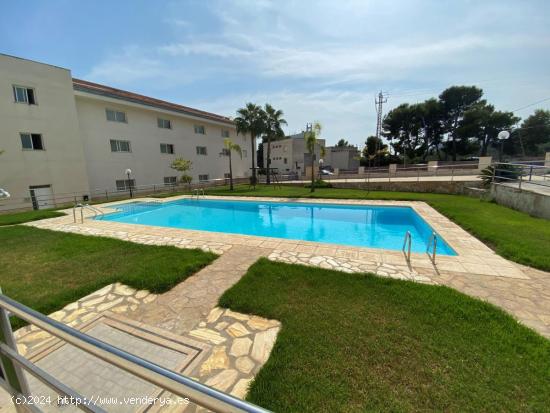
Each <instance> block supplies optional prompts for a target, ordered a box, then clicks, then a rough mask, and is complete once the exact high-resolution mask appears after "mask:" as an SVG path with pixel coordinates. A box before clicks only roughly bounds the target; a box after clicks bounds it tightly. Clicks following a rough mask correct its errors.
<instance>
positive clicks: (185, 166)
mask: <svg viewBox="0 0 550 413" xmlns="http://www.w3.org/2000/svg"><path fill="white" fill-rule="evenodd" d="M192 165H193V162H191V161H189V160H187V159H183V158H176V159H174V160H173V161H172V164H171V165H170V168H172V169H175V170H176V171H178V172H181V173H182V175H181V177H180V182H183V183H186V184H190V183H191V180H192V179H193V178H192V177H191V176H190V175H187V174H186V172H187V171H189V170H191V166H192Z"/></svg>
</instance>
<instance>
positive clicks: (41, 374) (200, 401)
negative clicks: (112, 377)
mask: <svg viewBox="0 0 550 413" xmlns="http://www.w3.org/2000/svg"><path fill="white" fill-rule="evenodd" d="M8 312H10V313H11V314H13V315H15V316H17V317H19V318H21V319H22V320H25V321H27V322H28V323H30V324H33V325H35V326H37V327H39V328H41V329H42V330H44V331H47V332H48V333H50V334H52V335H54V336H56V337H58V338H59V339H61V340H63V341H65V342H67V343H69V344H72V345H73V346H75V347H77V348H79V349H81V350H84V351H86V352H87V353H90V354H92V355H94V356H96V357H98V358H100V359H102V360H104V361H106V362H107V363H109V364H111V365H112V366H115V367H118V368H121V369H123V370H125V371H127V372H128V373H131V374H133V375H135V376H137V377H139V378H141V379H143V380H145V381H147V382H149V383H152V384H154V385H156V386H159V387H160V388H162V389H165V390H167V391H169V392H171V393H173V394H175V395H177V396H181V397H184V398H188V399H189V400H190V401H191V402H194V403H196V404H197V405H199V406H202V407H205V408H207V409H210V410H212V411H214V412H228V413H229V412H231V413H233V412H250V413H266V412H268V410H265V409H263V408H261V407H258V406H255V405H253V404H251V403H247V402H245V401H243V400H240V399H237V398H235V397H233V396H231V395H229V394H226V393H224V392H221V391H218V390H216V389H213V388H211V387H208V386H206V385H204V384H201V383H199V382H197V381H194V380H192V379H190V378H188V377H186V376H183V375H181V374H178V373H175V372H173V371H171V370H168V369H165V368H164V367H161V366H159V365H157V364H154V363H152V362H150V361H147V360H145V359H142V358H140V357H137V356H135V355H133V354H130V353H128V352H126V351H124V350H121V349H120V348H117V347H114V346H111V345H109V344H107V343H105V342H103V341H101V340H98V339H96V338H94V337H91V336H89V335H87V334H84V333H82V332H80V331H78V330H75V329H74V328H71V327H69V326H67V325H65V324H63V323H60V322H58V321H55V320H53V319H51V318H49V317H47V316H45V315H43V314H41V313H39V312H37V311H35V310H32V309H31V308H28V307H26V306H24V305H23V304H21V303H19V302H17V301H15V300H12V299H11V298H9V297H6V296H5V295H3V294H1V293H0V327H1V329H0V332H1V337H0V340H1V342H0V360H1V367H2V377H3V380H0V385H2V387H4V388H5V389H6V390H7V391H8V392H9V393H10V394H12V395H13V396H16V397H22V398H23V399H24V398H25V396H27V397H28V396H30V389H29V386H28V383H27V382H26V378H25V376H24V375H23V370H26V371H28V372H29V373H30V374H32V375H33V376H35V377H36V378H37V379H39V380H40V381H42V382H43V383H44V384H46V385H47V386H48V387H50V388H52V389H53V390H55V391H56V392H57V393H60V394H61V395H63V396H67V397H72V398H73V399H72V400H80V401H84V400H87V399H86V398H85V396H81V395H80V394H78V393H77V392H76V391H74V390H72V389H71V388H69V387H68V386H66V385H65V384H63V383H61V382H59V381H58V380H56V379H55V378H54V377H52V376H51V375H49V374H48V373H47V372H45V371H44V370H42V369H40V368H39V367H38V366H36V365H35V364H33V363H31V362H30V361H29V360H27V359H25V358H24V357H22V356H21V355H19V354H18V353H17V347H16V343H15V338H14V336H13V333H12V330H11V326H10V322H9V317H8ZM75 406H77V407H78V408H80V409H81V410H83V411H86V412H92V413H98V412H104V410H103V409H102V408H100V407H99V406H96V405H93V404H89V403H75ZM15 407H16V408H17V409H18V410H19V411H33V412H39V411H40V410H39V409H37V408H36V407H35V406H30V405H25V406H24V408H23V406H22V405H18V404H16V405H15Z"/></svg>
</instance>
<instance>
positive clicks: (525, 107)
mask: <svg viewBox="0 0 550 413" xmlns="http://www.w3.org/2000/svg"><path fill="white" fill-rule="evenodd" d="M547 100H550V98H546V99H541V100H538V101H536V102H533V103H530V104H528V105H525V106H522V107H521V108H517V109H514V110H513V111H512V112H517V111H519V110H523V109H527V108H530V107H531V106H535V105H538V104H539V103H542V102H546V101H547Z"/></svg>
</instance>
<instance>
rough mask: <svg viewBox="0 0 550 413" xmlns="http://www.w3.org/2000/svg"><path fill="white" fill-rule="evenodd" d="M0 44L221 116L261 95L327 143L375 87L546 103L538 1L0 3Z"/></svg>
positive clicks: (399, 99) (545, 43)
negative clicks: (455, 88)
mask: <svg viewBox="0 0 550 413" xmlns="http://www.w3.org/2000/svg"><path fill="white" fill-rule="evenodd" d="M0 53H5V54H10V55H15V56H19V57H23V58H28V59H32V60H37V61H40V62H44V63H49V64H53V65H58V66H62V67H65V68H69V69H71V71H72V74H73V77H78V78H82V79H86V80H90V81H94V82H98V83H104V84H108V85H110V86H114V87H117V88H121V89H125V90H130V91H133V92H137V93H141V94H144V95H148V96H153V97H156V98H159V99H165V100H169V101H172V102H176V103H180V104H183V105H187V106H192V107H196V108H199V109H202V110H207V111H212V112H215V113H219V114H222V115H226V116H235V111H236V110H237V109H238V108H240V107H242V106H244V104H245V103H246V102H249V101H251V102H255V103H258V104H264V103H266V102H268V103H271V104H272V105H273V106H275V107H276V108H279V109H282V110H283V111H284V113H285V116H284V117H285V119H286V120H287V121H288V126H287V127H286V128H285V130H286V132H287V133H289V134H290V133H296V132H300V131H302V130H303V129H304V128H305V125H306V123H308V122H313V121H319V122H320V123H321V124H322V125H323V132H322V137H323V138H325V139H327V141H328V143H329V144H332V143H335V142H336V141H337V140H338V139H340V138H345V139H347V140H348V141H349V142H350V143H352V144H356V145H359V146H362V145H363V143H364V141H365V138H366V137H368V136H369V135H372V134H374V132H375V130H376V111H375V106H374V98H375V95H376V94H377V93H378V92H379V91H383V92H384V93H386V94H387V103H386V104H385V105H384V112H387V111H388V110H390V109H391V108H392V107H395V106H397V105H399V104H401V103H404V102H409V103H415V102H420V101H423V100H425V99H428V98H430V97H434V96H437V95H439V93H440V92H441V91H442V90H443V89H445V88H446V87H448V86H451V85H477V86H479V87H481V88H482V89H483V90H484V92H485V98H486V99H487V100H488V101H489V102H490V103H493V104H494V105H495V106H496V108H497V109H499V110H510V111H512V110H516V109H519V110H517V111H516V112H515V113H516V114H517V115H518V116H521V117H523V118H525V117H527V116H528V115H529V114H531V113H532V112H533V110H534V109H535V108H545V109H550V2H548V1H544V0H541V1H538V0H520V1H518V0H514V1H509V0H495V1H493V0H477V1H470V0H454V1H448V0H414V1H413V0H409V1H406V0H392V1H380V0H378V1H371V0H350V1H345V0H330V1H324V0H316V1H306V0H302V1H300V0H276V1H270V0H202V1H199V0H186V1H162V0H157V1H139V0H135V1H130V0H128V1H124V0H118V1H116V2H114V1H99V0H98V1H87V2H83V1H68V0H50V1H46V0H42V1H37V0H25V1H15V0H3V1H2V2H1V3H0ZM544 99H547V100H545V101H543V102H541V103H539V104H536V105H532V106H529V107H527V108H524V107H525V106H528V105H531V104H532V103H534V102H538V101H541V100H544Z"/></svg>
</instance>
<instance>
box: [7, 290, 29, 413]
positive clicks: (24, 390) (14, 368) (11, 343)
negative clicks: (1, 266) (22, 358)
mask: <svg viewBox="0 0 550 413" xmlns="http://www.w3.org/2000/svg"><path fill="white" fill-rule="evenodd" d="M1 293H2V289H1V288H0V294H1ZM0 341H1V342H2V343H5V344H6V345H7V346H8V347H9V348H11V349H12V350H13V351H15V352H16V353H17V344H16V342H15V337H14V336H13V331H12V329H11V324H10V318H9V317H8V312H7V311H6V310H5V309H4V308H1V307H0ZM0 361H1V367H2V376H3V377H4V380H5V381H6V382H7V383H8V384H9V385H10V386H11V387H12V388H13V389H14V390H15V391H17V392H18V393H20V394H22V395H23V396H30V394H31V392H30V388H29V384H28V383H27V379H26V377H25V376H24V374H23V370H21V367H19V366H18V365H17V364H16V363H14V362H13V361H12V360H11V359H10V358H9V357H6V356H5V355H3V354H2V355H0ZM14 406H15V409H16V410H17V411H22V412H23V411H27V410H26V409H23V408H22V407H21V406H20V405H18V404H17V403H14Z"/></svg>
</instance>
